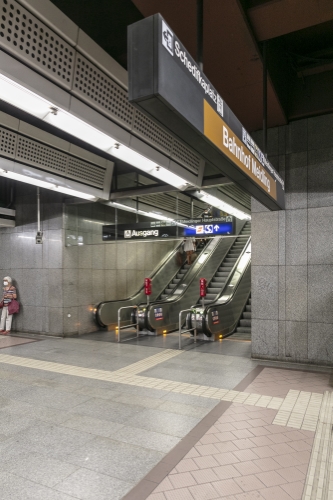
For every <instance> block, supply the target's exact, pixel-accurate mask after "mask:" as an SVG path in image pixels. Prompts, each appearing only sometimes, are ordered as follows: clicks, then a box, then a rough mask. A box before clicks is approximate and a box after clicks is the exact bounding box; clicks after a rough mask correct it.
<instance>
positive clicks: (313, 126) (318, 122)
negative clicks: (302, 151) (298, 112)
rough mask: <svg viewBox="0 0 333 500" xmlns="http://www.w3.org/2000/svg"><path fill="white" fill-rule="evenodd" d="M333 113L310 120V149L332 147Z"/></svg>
mask: <svg viewBox="0 0 333 500" xmlns="http://www.w3.org/2000/svg"><path fill="white" fill-rule="evenodd" d="M332 130H333V114H328V115H323V116H317V117H314V118H311V119H309V120H308V134H309V135H308V149H309V150H310V149H323V148H329V147H332Z"/></svg>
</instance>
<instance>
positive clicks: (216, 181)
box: [191, 175, 232, 189]
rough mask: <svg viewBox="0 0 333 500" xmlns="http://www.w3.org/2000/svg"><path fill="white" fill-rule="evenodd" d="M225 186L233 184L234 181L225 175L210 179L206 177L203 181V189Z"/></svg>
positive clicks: (213, 176) (211, 176)
mask: <svg viewBox="0 0 333 500" xmlns="http://www.w3.org/2000/svg"><path fill="white" fill-rule="evenodd" d="M224 184H232V181H231V180H230V179H228V177H225V176H224V175H210V176H208V177H204V178H203V180H202V187H203V188H208V187H215V186H223V185H224ZM191 189H193V188H191Z"/></svg>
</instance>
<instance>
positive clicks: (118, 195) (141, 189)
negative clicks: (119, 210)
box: [110, 184, 178, 200]
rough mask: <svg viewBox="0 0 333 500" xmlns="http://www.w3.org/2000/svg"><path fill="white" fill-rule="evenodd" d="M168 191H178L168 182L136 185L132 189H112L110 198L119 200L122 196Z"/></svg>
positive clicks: (130, 196)
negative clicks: (142, 185)
mask: <svg viewBox="0 0 333 500" xmlns="http://www.w3.org/2000/svg"><path fill="white" fill-rule="evenodd" d="M169 191H178V190H177V188H176V187H174V186H169V184H158V185H154V186H149V187H146V186H145V187H138V188H133V189H120V190H119V191H113V192H112V193H111V196H110V200H120V199H122V198H133V197H135V196H144V195H146V194H158V193H167V192H169Z"/></svg>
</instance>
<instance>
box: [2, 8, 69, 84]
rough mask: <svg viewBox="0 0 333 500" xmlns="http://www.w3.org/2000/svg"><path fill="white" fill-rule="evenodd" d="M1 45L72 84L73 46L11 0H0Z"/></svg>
mask: <svg viewBox="0 0 333 500" xmlns="http://www.w3.org/2000/svg"><path fill="white" fill-rule="evenodd" d="M0 12H1V20H0V45H1V46H3V47H4V48H6V49H7V50H9V51H10V52H12V53H14V54H15V55H16V56H18V57H19V58H21V59H22V58H23V59H24V60H27V61H28V63H29V64H32V65H33V66H34V67H36V68H38V70H39V71H41V72H42V73H44V74H46V75H47V76H48V77H50V78H52V79H53V80H56V81H58V82H61V84H62V85H63V86H65V87H67V88H71V83H72V77H73V68H74V56H75V50H74V49H73V48H72V47H71V46H70V45H69V44H68V43H66V42H65V41H64V40H63V39H62V38H61V37H59V36H58V35H56V34H55V33H54V32H53V31H52V30H51V29H50V28H48V27H47V26H46V25H45V24H44V23H42V22H41V21H40V20H39V19H37V18H36V17H35V16H34V15H32V14H30V12H28V11H27V10H26V9H25V8H23V7H21V5H19V4H18V3H16V2H15V1H14V0H0Z"/></svg>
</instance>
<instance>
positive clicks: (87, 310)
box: [78, 306, 98, 334]
mask: <svg viewBox="0 0 333 500" xmlns="http://www.w3.org/2000/svg"><path fill="white" fill-rule="evenodd" d="M78 326H79V333H80V334H82V333H90V332H96V331H97V330H98V326H97V324H96V322H95V319H94V315H93V311H92V307H89V306H79V307H78Z"/></svg>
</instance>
